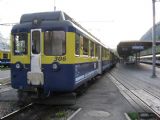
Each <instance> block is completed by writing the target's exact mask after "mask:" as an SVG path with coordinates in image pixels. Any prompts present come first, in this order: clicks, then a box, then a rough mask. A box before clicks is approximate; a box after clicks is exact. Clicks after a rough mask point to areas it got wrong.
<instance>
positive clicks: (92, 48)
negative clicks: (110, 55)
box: [90, 41, 94, 57]
mask: <svg viewBox="0 0 160 120" xmlns="http://www.w3.org/2000/svg"><path fill="white" fill-rule="evenodd" d="M90 55H91V57H93V56H94V42H92V41H90Z"/></svg>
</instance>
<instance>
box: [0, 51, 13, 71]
mask: <svg viewBox="0 0 160 120" xmlns="http://www.w3.org/2000/svg"><path fill="white" fill-rule="evenodd" d="M10 58H11V55H10V51H8V50H0V67H1V68H3V67H9V66H10Z"/></svg>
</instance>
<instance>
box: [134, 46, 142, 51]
mask: <svg viewBox="0 0 160 120" xmlns="http://www.w3.org/2000/svg"><path fill="white" fill-rule="evenodd" d="M132 49H133V50H143V49H144V46H132Z"/></svg>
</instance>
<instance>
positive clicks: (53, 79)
mask: <svg viewBox="0 0 160 120" xmlns="http://www.w3.org/2000/svg"><path fill="white" fill-rule="evenodd" d="M117 59H118V57H117V56H116V55H115V54H114V53H113V52H112V50H111V49H109V48H107V47H105V45H104V44H103V43H102V42H101V41H100V40H99V39H97V38H96V37H95V36H93V35H92V34H91V33H89V32H88V31H87V30H86V29H84V28H83V27H82V26H81V25H79V24H78V23H77V22H75V21H74V20H73V19H72V18H71V17H69V16H68V15H67V14H66V13H64V12H62V11H55V12H43V13H32V14H24V15H22V17H21V20H20V23H19V24H17V25H14V26H13V28H12V30H11V85H12V87H13V88H15V89H18V90H19V91H23V92H28V93H29V92H35V93H39V94H42V95H49V94H50V93H69V92H73V91H75V90H76V89H77V88H78V87H79V86H81V85H83V84H85V83H86V82H87V81H89V80H91V79H92V78H93V77H95V76H97V75H99V74H102V73H103V72H104V71H105V70H107V69H110V68H111V67H112V66H114V65H115V64H116V62H117Z"/></svg>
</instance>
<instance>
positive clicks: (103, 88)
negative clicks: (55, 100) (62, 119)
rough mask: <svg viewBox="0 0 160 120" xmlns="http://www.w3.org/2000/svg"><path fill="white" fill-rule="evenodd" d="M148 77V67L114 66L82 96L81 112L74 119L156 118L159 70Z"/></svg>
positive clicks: (159, 108) (159, 97)
mask: <svg viewBox="0 0 160 120" xmlns="http://www.w3.org/2000/svg"><path fill="white" fill-rule="evenodd" d="M156 72H157V78H152V77H151V75H152V66H151V65H146V64H131V65H126V64H117V65H116V67H115V68H113V69H112V70H111V71H109V72H107V73H106V74H105V75H103V76H102V77H101V78H100V79H98V80H97V81H96V83H94V84H93V85H92V86H90V87H89V88H88V90H87V91H86V93H85V94H84V95H82V96H81V97H80V98H79V99H78V101H77V104H76V106H78V107H81V108H82V110H81V111H80V112H79V113H78V114H77V115H76V116H75V117H74V120H105V119H107V120H126V117H125V115H124V113H129V112H138V113H155V114H156V115H157V116H159V115H160V68H156Z"/></svg>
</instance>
